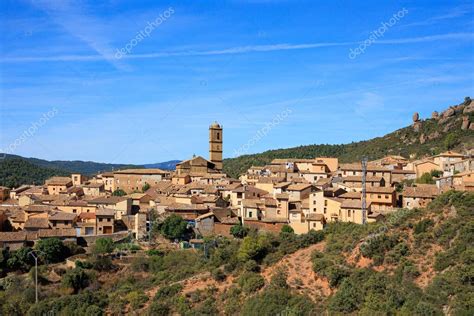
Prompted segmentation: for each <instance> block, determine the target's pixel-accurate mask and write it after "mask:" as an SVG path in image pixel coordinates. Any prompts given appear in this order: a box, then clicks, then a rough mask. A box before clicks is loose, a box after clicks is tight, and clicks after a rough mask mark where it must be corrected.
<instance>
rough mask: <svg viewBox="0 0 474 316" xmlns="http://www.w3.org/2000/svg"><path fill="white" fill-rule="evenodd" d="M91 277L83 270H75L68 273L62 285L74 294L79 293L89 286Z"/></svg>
mask: <svg viewBox="0 0 474 316" xmlns="http://www.w3.org/2000/svg"><path fill="white" fill-rule="evenodd" d="M89 283H90V277H89V275H88V274H87V273H86V272H85V271H84V270H82V269H81V268H74V269H72V270H69V271H68V272H66V274H65V275H64V276H63V279H62V284H63V286H65V287H67V288H70V289H72V290H73V291H74V293H77V292H79V291H80V290H82V289H84V288H86V287H87V286H89Z"/></svg>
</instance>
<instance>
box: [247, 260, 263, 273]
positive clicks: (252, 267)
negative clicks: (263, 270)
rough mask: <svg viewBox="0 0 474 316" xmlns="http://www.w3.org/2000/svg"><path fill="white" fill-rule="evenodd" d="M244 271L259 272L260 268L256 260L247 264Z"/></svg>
mask: <svg viewBox="0 0 474 316" xmlns="http://www.w3.org/2000/svg"><path fill="white" fill-rule="evenodd" d="M244 269H245V271H248V272H259V271H260V266H259V265H258V263H257V262H256V261H255V260H249V261H247V262H245V264H244Z"/></svg>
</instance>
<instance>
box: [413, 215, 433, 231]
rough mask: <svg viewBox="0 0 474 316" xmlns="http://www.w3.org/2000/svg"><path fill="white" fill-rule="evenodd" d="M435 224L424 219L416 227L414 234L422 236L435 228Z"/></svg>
mask: <svg viewBox="0 0 474 316" xmlns="http://www.w3.org/2000/svg"><path fill="white" fill-rule="evenodd" d="M433 225H434V222H433V221H432V220H431V219H426V218H425V219H422V220H421V221H419V222H418V223H416V225H415V229H414V233H415V234H421V233H424V232H426V231H427V230H428V228H430V227H433Z"/></svg>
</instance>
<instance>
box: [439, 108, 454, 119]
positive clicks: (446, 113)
mask: <svg viewBox="0 0 474 316" xmlns="http://www.w3.org/2000/svg"><path fill="white" fill-rule="evenodd" d="M455 114H456V111H455V109H454V107H452V106H451V107H449V109H447V110H446V111H444V112H443V113H441V117H442V118H448V117H451V116H454V115H455Z"/></svg>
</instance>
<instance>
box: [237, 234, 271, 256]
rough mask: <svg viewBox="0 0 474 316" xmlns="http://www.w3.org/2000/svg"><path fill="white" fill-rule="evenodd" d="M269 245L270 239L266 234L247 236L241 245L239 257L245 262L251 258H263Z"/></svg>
mask: <svg viewBox="0 0 474 316" xmlns="http://www.w3.org/2000/svg"><path fill="white" fill-rule="evenodd" d="M268 246H269V245H268V240H267V237H266V236H265V235H260V236H258V237H253V236H247V237H245V238H244V240H243V241H242V244H241V245H240V248H239V252H238V254H237V257H238V258H239V260H241V261H243V262H245V261H248V260H250V259H252V260H256V261H258V260H261V259H262V258H263V257H264V256H265V254H266V252H267V248H268Z"/></svg>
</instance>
